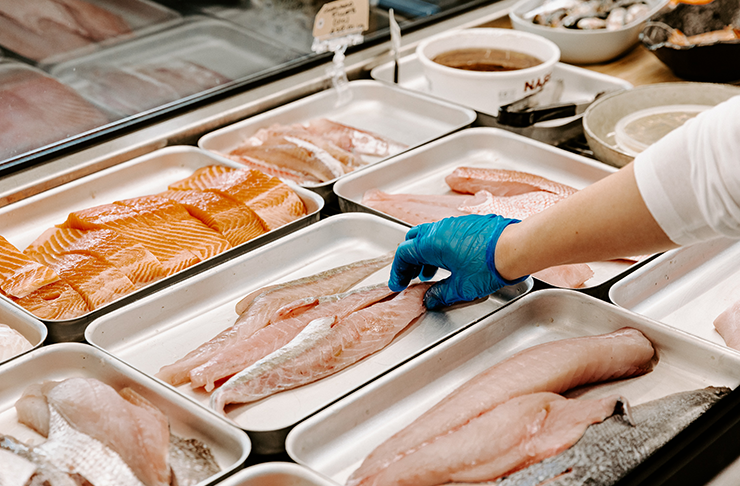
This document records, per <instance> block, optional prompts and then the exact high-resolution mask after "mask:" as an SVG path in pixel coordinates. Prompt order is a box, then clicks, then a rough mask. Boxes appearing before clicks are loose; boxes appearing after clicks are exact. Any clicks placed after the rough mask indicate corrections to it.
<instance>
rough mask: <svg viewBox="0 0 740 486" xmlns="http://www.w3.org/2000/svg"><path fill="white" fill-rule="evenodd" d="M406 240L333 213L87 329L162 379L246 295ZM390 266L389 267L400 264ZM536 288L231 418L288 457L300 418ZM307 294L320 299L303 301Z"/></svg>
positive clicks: (410, 333) (471, 310)
mask: <svg viewBox="0 0 740 486" xmlns="http://www.w3.org/2000/svg"><path fill="white" fill-rule="evenodd" d="M405 233H406V227H404V226H402V225H398V224H396V223H392V222H390V221H387V220H385V219H382V218H378V217H376V216H372V215H367V214H352V215H337V216H331V217H329V218H327V219H325V220H322V221H319V222H318V223H316V224H314V225H311V226H309V227H307V228H303V229H301V230H299V231H297V232H295V233H292V234H290V235H287V236H285V237H284V238H281V239H280V240H277V241H274V242H272V243H270V244H269V245H266V246H264V247H262V248H260V249H258V250H255V251H254V252H251V253H248V254H245V255H241V256H239V257H236V258H234V259H232V260H229V261H228V262H226V263H224V264H222V265H219V266H218V267H213V268H211V269H209V270H207V271H205V272H202V273H200V274H198V275H197V276H193V277H192V278H190V279H187V280H184V281H182V282H178V283H177V284H174V285H172V286H171V287H169V288H168V289H165V290H163V291H162V292H159V293H157V294H153V295H151V296H148V297H145V298H143V299H141V300H139V301H137V302H135V303H133V304H132V305H130V306H127V307H124V308H121V309H119V310H118V311H116V312H112V313H110V314H108V315H106V316H103V317H101V318H99V319H97V320H95V321H94V322H93V323H92V324H91V325H90V326H89V327H88V328H87V331H86V333H85V337H86V339H87V341H88V342H89V343H91V344H92V345H94V346H96V347H98V348H100V349H103V350H105V351H107V352H109V353H111V354H112V355H114V356H116V357H118V358H120V359H122V360H123V361H125V362H127V363H130V364H131V365H132V366H134V367H135V368H136V369H139V370H141V371H143V372H144V373H146V374H148V375H155V374H156V373H158V371H159V370H160V368H162V367H163V366H164V365H168V364H170V363H173V362H175V361H176V360H178V359H180V358H182V357H183V356H184V355H185V354H186V353H188V352H189V351H191V350H193V349H194V348H196V347H198V346H199V345H201V344H202V343H204V342H206V341H208V340H209V339H211V338H212V337H213V336H214V335H216V334H218V333H220V332H221V331H223V330H224V329H227V328H229V327H230V326H232V325H233V324H234V322H235V320H236V318H237V313H236V312H235V304H236V303H237V302H239V301H240V299H242V298H243V297H244V296H245V295H248V294H250V293H251V292H253V291H255V290H258V289H261V288H263V287H264V286H266V285H271V284H281V283H283V282H288V281H291V280H293V279H296V278H302V277H305V276H311V275H314V274H315V273H317V272H323V271H326V270H328V269H332V268H335V267H337V266H339V265H344V264H349V263H352V262H355V261H358V260H363V259H367V258H376V257H379V256H381V255H390V252H391V251H392V250H394V249H395V248H396V245H398V244H399V243H400V242H401V241H403V239H404V235H405ZM384 264H386V265H389V264H390V260H389V259H386V260H385V263H384ZM388 272H389V268H388V266H386V267H385V268H381V269H380V270H379V271H376V273H374V274H372V275H371V276H369V277H367V278H366V279H365V280H364V281H363V282H362V283H361V285H373V284H379V283H385V282H387V278H388ZM531 288H532V280H531V279H528V280H527V281H525V282H522V283H520V284H518V285H516V286H513V287H507V288H505V289H503V290H502V291H500V292H498V293H496V294H493V295H492V296H490V297H489V298H487V299H484V300H481V301H478V302H476V303H472V304H467V305H460V306H456V307H452V308H449V309H446V310H444V311H441V312H427V313H426V314H424V315H422V316H421V317H419V318H416V319H414V320H413V321H411V323H410V325H407V327H406V328H405V329H403V330H402V331H400V332H399V334H397V335H396V336H395V337H394V338H393V340H392V341H391V342H390V344H388V345H387V346H386V347H384V348H383V349H381V350H380V351H378V352H377V353H375V354H372V355H371V356H368V357H366V358H365V359H362V360H361V361H359V362H357V363H355V364H353V365H351V366H349V367H348V368H345V369H343V370H342V371H340V372H338V373H336V374H333V375H331V376H327V377H325V378H322V379H321V380H319V381H316V382H314V383H310V384H307V385H304V386H300V387H298V388H294V389H290V390H287V391H283V392H280V393H277V394H274V395H271V396H268V397H267V398H263V399H260V400H258V401H253V402H252V403H247V404H242V405H238V406H231V407H229V408H227V409H226V417H227V418H228V419H230V420H231V421H233V423H235V424H237V425H238V426H239V427H241V428H242V429H244V430H246V431H247V432H248V433H249V435H250V437H251V439H252V444H253V450H254V451H255V453H257V454H275V453H280V452H282V451H283V450H284V449H283V447H284V439H285V436H286V434H287V433H288V431H289V430H290V429H291V428H292V427H293V426H295V425H296V424H297V423H299V422H300V421H302V420H305V419H306V418H307V417H309V416H311V415H312V414H314V413H316V412H317V411H318V410H321V409H322V408H324V407H326V406H327V405H329V404H331V403H332V402H334V401H336V400H337V399H339V398H341V397H342V396H345V395H347V394H349V393H351V392H352V391H354V390H356V389H357V388H359V387H361V386H363V385H364V384H366V383H367V382H369V381H372V380H373V379H375V378H377V377H378V376H380V375H382V374H384V373H386V372H387V371H388V370H390V369H392V368H394V367H396V366H398V365H399V364H401V363H403V362H404V361H406V360H408V359H409V358H411V357H413V356H415V355H417V354H419V353H421V352H423V351H424V350H427V349H429V348H430V347H432V346H434V345H435V344H437V343H439V342H440V341H442V340H444V339H446V338H447V337H449V336H450V335H452V334H454V333H456V332H458V331H460V330H461V329H464V328H465V327H467V326H469V325H471V324H472V323H474V322H477V321H479V320H480V319H482V318H484V317H485V316H487V315H489V314H491V313H492V312H495V311H497V310H498V309H499V308H501V307H502V306H504V305H505V304H507V303H509V302H511V301H512V300H514V299H516V298H518V297H520V296H521V295H523V294H525V293H527V292H528V291H529V290H530V289H531ZM304 297H311V296H310V295H309V296H303V295H301V296H299V297H297V298H304ZM293 299H295V298H293ZM370 308H372V307H370ZM337 312H338V311H337ZM316 320H317V321H320V320H321V319H316ZM191 377H192V374H191ZM168 386H171V385H168ZM176 389H177V391H178V392H180V393H181V394H183V395H185V396H187V397H189V398H190V399H192V400H193V401H195V402H197V403H199V404H201V405H202V406H203V407H205V408H207V409H209V410H210V411H211V412H213V413H217V412H216V411H215V410H213V409H211V408H210V406H209V402H210V398H211V397H210V395H211V394H210V393H208V392H206V391H205V390H204V388H203V387H198V388H193V387H192V386H191V385H190V384H189V383H184V384H181V385H178V386H177V387H176ZM219 389H220V388H216V390H217V391H218V390H219Z"/></svg>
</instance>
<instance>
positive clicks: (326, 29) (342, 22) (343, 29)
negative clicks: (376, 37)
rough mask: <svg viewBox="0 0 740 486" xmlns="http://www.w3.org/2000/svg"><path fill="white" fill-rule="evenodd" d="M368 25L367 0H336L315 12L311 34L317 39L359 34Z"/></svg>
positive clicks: (368, 6) (368, 10)
mask: <svg viewBox="0 0 740 486" xmlns="http://www.w3.org/2000/svg"><path fill="white" fill-rule="evenodd" d="M369 26H370V5H369V3H368V0H336V1H334V2H329V3H326V4H324V5H323V6H322V7H321V10H319V13H318V14H316V18H315V20H314V24H313V36H314V37H315V38H316V39H318V40H324V39H331V38H334V37H341V36H345V35H350V34H359V33H361V32H363V31H365V30H367V29H368V27H369Z"/></svg>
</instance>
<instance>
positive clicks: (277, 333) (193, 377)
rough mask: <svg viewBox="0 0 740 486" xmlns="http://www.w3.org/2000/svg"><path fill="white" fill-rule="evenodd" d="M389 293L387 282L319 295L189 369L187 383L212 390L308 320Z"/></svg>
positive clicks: (339, 314) (341, 313) (339, 313)
mask: <svg viewBox="0 0 740 486" xmlns="http://www.w3.org/2000/svg"><path fill="white" fill-rule="evenodd" d="M392 293H393V292H391V290H390V289H389V288H388V286H387V285H385V284H382V285H375V286H372V287H365V288H361V289H357V290H353V291H350V292H347V293H344V294H336V295H333V296H323V297H321V298H319V299H315V298H314V299H315V300H316V305H314V306H313V307H312V308H310V309H308V310H306V311H305V312H302V313H300V314H298V315H290V314H289V315H287V316H286V317H284V318H276V319H275V318H273V319H271V320H270V325H269V326H266V327H264V328H262V329H260V330H259V331H257V332H255V333H254V334H252V335H251V336H249V337H248V338H246V339H242V340H239V341H237V342H235V343H232V344H231V345H230V346H228V347H227V348H225V349H222V350H221V352H220V353H219V354H217V355H216V356H213V357H212V358H211V359H210V360H208V361H207V362H206V363H204V364H202V365H200V366H198V367H196V368H193V369H192V370H190V382H191V384H192V386H193V387H194V388H197V387H201V386H203V387H205V389H206V391H211V390H213V388H214V386H215V382H216V381H218V380H220V379H223V378H228V377H229V376H231V375H233V374H235V373H239V372H241V371H242V370H244V369H245V368H247V367H248V366H250V365H252V364H253V363H255V362H257V361H258V360H260V359H262V358H264V357H265V356H267V355H268V354H270V353H272V352H274V351H276V350H277V349H279V348H280V347H281V346H284V345H286V344H287V343H288V342H290V341H291V340H292V339H293V338H295V337H296V335H297V334H299V333H300V332H301V330H303V329H304V328H305V327H306V326H307V325H308V324H309V323H310V322H311V321H312V320H314V319H318V318H320V317H326V316H337V317H338V318H342V317H344V316H346V315H349V314H350V313H351V312H355V311H357V310H359V309H363V308H365V307H367V306H370V305H372V304H374V303H375V302H377V301H379V300H382V299H384V298H386V297H388V296H389V295H391V294H392Z"/></svg>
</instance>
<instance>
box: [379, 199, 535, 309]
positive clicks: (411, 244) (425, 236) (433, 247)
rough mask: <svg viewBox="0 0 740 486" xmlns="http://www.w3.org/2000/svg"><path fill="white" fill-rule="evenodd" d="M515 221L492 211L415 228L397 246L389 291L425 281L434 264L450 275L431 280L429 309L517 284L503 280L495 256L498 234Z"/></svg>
mask: <svg viewBox="0 0 740 486" xmlns="http://www.w3.org/2000/svg"><path fill="white" fill-rule="evenodd" d="M518 222H519V220H516V219H507V218H504V217H502V216H496V215H483V216H482V215H477V214H471V215H467V216H458V217H454V218H446V219H443V220H441V221H438V222H436V223H427V224H422V225H419V226H415V227H413V228H411V229H410V230H409V232H408V233H406V241H404V242H403V243H401V245H399V247H398V250H396V256H395V258H394V260H393V267H392V268H391V276H390V279H389V281H388V286H389V287H390V289H391V290H393V291H394V292H399V291H401V290H403V289H405V288H406V287H407V286H408V285H409V283H410V282H411V280H412V279H413V278H415V277H420V278H421V279H422V280H429V279H430V278H432V277H433V276H434V274H435V273H436V272H437V269H438V268H444V269H447V270H449V271H450V272H451V273H452V275H450V276H449V277H447V278H445V279H444V280H441V281H439V282H437V283H436V284H434V285H433V286H432V287H431V288H430V289H429V290H428V291H427V293H426V295H425V296H424V304H425V305H426V306H427V308H428V309H436V308H438V307H441V306H444V305H451V304H454V303H455V302H460V301H470V300H474V299H478V298H480V297H484V296H486V295H489V294H492V293H493V292H495V291H497V290H498V289H500V288H501V287H504V286H506V285H511V284H515V283H518V282H521V281H522V280H524V279H525V278H526V277H522V278H520V279H517V280H514V281H508V280H505V279H504V278H503V277H501V275H499V273H498V272H497V271H496V266H495V261H494V255H495V253H496V243H497V242H498V239H499V237H500V236H501V232H502V231H503V230H504V228H506V227H507V226H508V225H510V224H512V223H518Z"/></svg>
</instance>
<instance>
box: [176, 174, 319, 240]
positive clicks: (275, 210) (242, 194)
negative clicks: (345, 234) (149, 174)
mask: <svg viewBox="0 0 740 486" xmlns="http://www.w3.org/2000/svg"><path fill="white" fill-rule="evenodd" d="M169 189H170V190H177V191H181V190H193V189H197V190H202V191H209V192H216V193H218V194H220V195H222V196H226V197H228V198H231V199H233V200H235V201H239V202H241V203H244V204H246V205H247V206H249V207H250V209H252V210H253V211H254V212H255V213H257V215H259V217H260V218H262V220H263V221H264V222H265V223H266V224H267V228H268V229H269V230H273V229H276V228H279V227H280V226H283V225H284V224H286V223H289V222H291V221H294V220H296V219H298V218H300V217H301V216H304V215H305V214H306V206H305V205H304V204H303V201H301V198H299V197H298V195H297V194H296V193H295V192H294V191H293V190H292V189H291V188H290V187H289V186H288V185H287V184H285V183H284V182H282V181H281V180H280V179H277V178H276V177H271V176H269V175H267V174H264V173H262V172H260V171H258V170H250V169H246V170H241V169H232V168H230V167H223V166H215V165H212V166H208V167H203V168H200V169H198V170H197V171H195V173H194V174H193V175H192V176H190V177H188V178H186V179H183V180H181V181H178V182H176V183H174V184H171V185H170V186H169Z"/></svg>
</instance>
